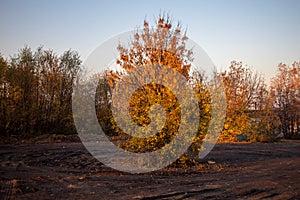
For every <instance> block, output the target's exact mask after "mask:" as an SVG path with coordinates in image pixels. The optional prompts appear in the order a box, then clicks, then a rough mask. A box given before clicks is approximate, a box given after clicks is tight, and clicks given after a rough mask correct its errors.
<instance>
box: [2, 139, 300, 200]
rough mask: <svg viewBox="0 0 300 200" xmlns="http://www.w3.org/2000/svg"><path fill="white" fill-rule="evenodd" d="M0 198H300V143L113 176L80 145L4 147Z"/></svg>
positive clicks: (252, 147)
mask: <svg viewBox="0 0 300 200" xmlns="http://www.w3.org/2000/svg"><path fill="white" fill-rule="evenodd" d="M0 155H1V156H0V163H1V165H0V199H85V200H88V199H110V200H112V199H300V142H281V143H275V144H217V145H216V146H215V148H214V149H213V151H212V152H211V153H210V154H209V155H208V156H207V157H206V158H205V159H204V160H201V161H200V162H199V164H198V165H197V166H195V167H193V168H191V169H178V168H177V169H174V168H172V169H170V168H169V169H162V170H160V171H156V172H151V173H147V174H128V173H122V172H118V171H115V170H113V169H111V168H108V167H106V166H104V165H102V164H101V163H100V162H99V161H97V160H96V159H94V158H93V157H92V156H91V155H90V154H89V153H88V152H87V150H86V149H85V148H84V146H83V145H82V144H81V143H80V142H73V143H53V144H34V145H29V144H27V145H24V144H19V145H0Z"/></svg>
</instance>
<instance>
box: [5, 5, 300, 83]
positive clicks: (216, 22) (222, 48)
mask: <svg viewBox="0 0 300 200" xmlns="http://www.w3.org/2000/svg"><path fill="white" fill-rule="evenodd" d="M160 12H166V13H169V14H170V15H171V16H172V17H173V19H174V21H177V20H179V21H180V22H181V23H182V24H183V27H184V28H187V35H188V37H189V38H191V39H192V40H193V41H195V42H196V43H197V44H198V45H200V46H201V47H202V48H203V49H204V50H205V51H206V53H207V54H208V55H209V57H210V58H211V59H212V61H213V62H214V64H215V65H216V67H217V69H219V70H226V69H228V66H229V65H230V62H231V61H232V60H237V61H242V62H243V63H244V64H245V65H247V66H249V67H251V68H252V69H253V71H256V72H258V73H260V74H262V75H263V76H264V77H265V79H266V81H267V83H268V82H269V80H270V78H271V77H273V76H274V75H275V73H276V68H277V65H278V63H280V62H284V63H286V64H288V65H290V64H292V63H293V62H294V61H300V1H297V0H225V1H224V0H210V1H208V0H207V1H200V0H190V1H184V0H180V1H179V0H151V1H150V0H148V1H141V0H140V1H138V0H127V1H124V0H120V1H116V0H110V1H83V0H81V1H79V0H78V1H76V0H51V1H50V0H49V1H47V0H26V1H23V0H0V27H1V30H0V53H1V55H2V56H4V57H9V56H12V55H14V54H16V53H17V52H18V49H20V48H22V47H24V46H25V45H27V46H29V47H31V48H32V49H36V48H37V47H38V46H41V45H42V46H44V48H45V49H49V48H50V49H53V50H54V51H55V52H57V53H58V54H61V53H63V52H64V51H66V50H68V49H72V50H76V51H78V52H79V54H80V55H81V58H82V59H83V60H84V59H86V58H87V57H88V55H89V54H90V53H91V52H92V51H93V50H94V49H95V48H96V47H98V46H99V45H100V44H101V43H103V42H104V41H106V40H107V39H109V38H111V37H113V36H115V35H117V34H119V33H122V32H124V31H130V30H133V29H135V28H138V27H141V26H142V25H143V20H144V19H145V18H146V19H147V20H148V21H149V22H150V23H153V22H154V17H155V16H156V17H157V16H158V15H159V13H160Z"/></svg>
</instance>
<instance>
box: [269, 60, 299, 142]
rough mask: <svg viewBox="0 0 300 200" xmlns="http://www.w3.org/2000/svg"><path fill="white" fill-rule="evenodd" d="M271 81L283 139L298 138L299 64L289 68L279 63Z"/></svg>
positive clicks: (295, 63)
mask: <svg viewBox="0 0 300 200" xmlns="http://www.w3.org/2000/svg"><path fill="white" fill-rule="evenodd" d="M277 71H278V73H277V75H276V76H275V77H274V78H273V79H272V83H271V92H272V95H273V96H274V101H273V103H274V106H275V109H276V111H277V113H278V115H279V117H280V121H281V131H282V133H283V135H284V137H285V138H299V133H300V112H299V111H300V107H299V105H300V98H299V94H300V92H299V91H300V62H294V63H293V64H292V65H291V66H288V65H286V64H284V63H280V64H279V65H278V69H277Z"/></svg>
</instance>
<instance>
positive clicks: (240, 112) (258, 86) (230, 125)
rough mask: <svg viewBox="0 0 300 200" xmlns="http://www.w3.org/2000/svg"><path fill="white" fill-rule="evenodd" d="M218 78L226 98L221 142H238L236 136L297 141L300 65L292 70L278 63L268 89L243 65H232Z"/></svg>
mask: <svg viewBox="0 0 300 200" xmlns="http://www.w3.org/2000/svg"><path fill="white" fill-rule="evenodd" d="M220 75H221V77H222V78H223V81H224V84H225V88H226V96H227V116H226V122H225V125H224V129H223V133H222V135H221V136H220V140H223V141H234V140H239V136H242V137H241V140H243V136H244V137H247V139H248V140H250V141H274V140H276V139H277V138H278V137H285V138H290V139H299V138H300V118H299V116H300V106H299V103H300V96H299V95H300V93H299V92H300V62H294V63H293V64H292V65H291V66H288V65H286V64H282V63H280V64H279V65H278V69H277V75H276V76H275V77H274V78H272V80H271V85H270V87H267V85H266V83H265V80H264V79H263V77H261V76H259V75H258V74H257V73H254V72H253V71H252V70H251V69H250V68H249V67H247V66H244V65H243V64H242V62H236V61H233V62H231V65H230V68H229V70H228V71H225V72H222V73H221V74H220ZM241 134H242V135H241ZM244 140H245V138H244Z"/></svg>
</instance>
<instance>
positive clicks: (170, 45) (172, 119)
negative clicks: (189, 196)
mask: <svg viewBox="0 0 300 200" xmlns="http://www.w3.org/2000/svg"><path fill="white" fill-rule="evenodd" d="M187 39H188V37H187V36H186V32H185V31H183V30H182V28H181V25H180V24H179V23H178V24H177V25H176V26H174V25H173V24H172V21H171V19H170V18H169V17H168V16H159V18H158V20H157V21H156V24H155V25H154V27H151V26H150V25H149V23H148V22H147V21H146V20H145V21H144V24H143V29H142V30H138V31H136V32H135V34H134V35H133V38H132V41H131V42H130V44H129V45H128V46H126V45H122V44H119V46H118V47H117V49H118V51H119V57H118V59H117V60H116V64H117V65H118V66H119V67H120V68H121V69H120V70H117V71H108V72H106V76H103V77H106V78H105V79H106V80H107V83H108V84H109V86H110V87H109V88H108V87H102V88H106V91H103V89H102V90H101V87H98V89H99V91H98V94H102V97H100V96H101V95H99V97H98V98H96V99H97V100H98V99H99V98H102V99H103V98H104V97H103V95H104V96H105V99H107V97H109V96H111V90H112V89H113V88H115V87H116V86H117V84H118V83H119V81H121V80H124V79H126V77H128V76H130V75H131V74H133V73H135V72H136V71H138V69H140V68H142V67H148V68H151V67H153V66H166V67H167V68H171V69H173V70H175V71H176V72H178V73H180V74H181V76H183V77H184V78H185V79H186V80H187V82H189V83H190V87H191V88H193V90H194V91H197V92H198V93H197V94H198V96H197V97H198V102H199V108H200V109H199V110H200V116H201V117H202V118H203V119H205V120H201V122H200V124H199V130H198V137H196V138H195V142H197V143H199V144H200V143H201V142H202V139H203V137H204V135H205V131H206V129H207V126H208V121H209V117H205V116H209V109H204V108H205V107H207V106H209V98H208V94H207V93H206V92H205V91H206V90H205V86H204V84H203V83H202V82H201V81H199V80H200V79H197V81H195V80H196V76H193V75H192V74H193V73H192V72H191V70H190V69H191V62H192V60H193V51H192V50H191V49H187V48H186V41H187ZM153 72H154V70H153ZM139 73H141V74H138V75H136V76H135V77H134V78H135V80H136V83H135V84H139V83H141V82H142V80H140V77H143V76H144V75H145V74H142V73H143V71H139ZM150 73H152V72H150ZM194 74H197V73H196V72H194ZM164 76H165V77H166V78H167V77H168V74H164ZM103 77H102V81H101V84H103V80H104V78H103ZM197 78H199V77H197ZM173 81H174V84H181V83H179V82H176V80H175V79H174V80H173ZM104 82H105V81H104ZM99 102H101V101H99ZM186 103H188V102H186ZM109 104H110V102H108V103H106V105H109ZM154 104H160V105H161V106H162V107H163V109H164V110H165V112H166V113H167V119H166V122H165V124H164V126H163V128H162V129H161V130H159V131H158V132H157V134H155V135H154V136H152V137H147V138H142V137H132V136H129V135H127V140H126V142H125V143H123V144H119V145H120V146H121V147H122V148H124V149H126V150H128V151H132V152H147V151H153V150H157V149H159V148H161V147H162V146H163V145H165V144H166V143H169V142H170V141H171V140H172V138H173V137H174V136H175V135H176V134H177V132H178V127H179V125H180V120H181V118H180V115H181V113H180V112H181V111H180V104H179V102H178V99H177V98H176V96H174V94H173V93H172V91H171V90H170V89H169V88H167V87H165V86H163V85H159V84H155V83H149V84H146V85H143V84H140V85H139V88H138V89H137V90H136V91H135V92H134V94H133V96H132V98H131V99H130V102H129V105H130V108H129V112H130V115H131V118H132V120H133V121H134V122H135V123H136V124H137V125H139V126H141V127H145V126H147V125H148V124H149V123H150V122H151V120H157V119H160V117H156V118H154V119H150V117H149V112H151V106H153V105H154ZM96 107H98V117H99V122H100V124H101V123H102V125H103V126H105V124H106V125H107V124H111V127H114V130H113V131H112V130H110V131H112V132H114V135H116V134H117V135H123V136H124V135H126V133H124V132H122V130H120V129H119V128H118V125H117V124H116V122H115V119H114V118H113V116H112V115H111V113H110V112H108V114H107V113H106V114H105V112H104V110H103V109H104V108H103V106H101V105H98V106H96ZM99 108H102V110H101V109H99ZM109 116H110V117H109ZM105 119H106V120H105ZM107 119H109V120H107ZM105 127H107V126H105ZM110 134H111V133H110ZM199 148H200V146H199V145H191V146H190V148H189V151H190V152H196V153H194V157H191V156H190V155H188V154H185V155H184V156H183V157H185V158H183V157H182V159H181V161H182V162H184V163H187V162H190V161H192V162H194V161H195V159H196V158H197V156H198V154H197V152H199Z"/></svg>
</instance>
